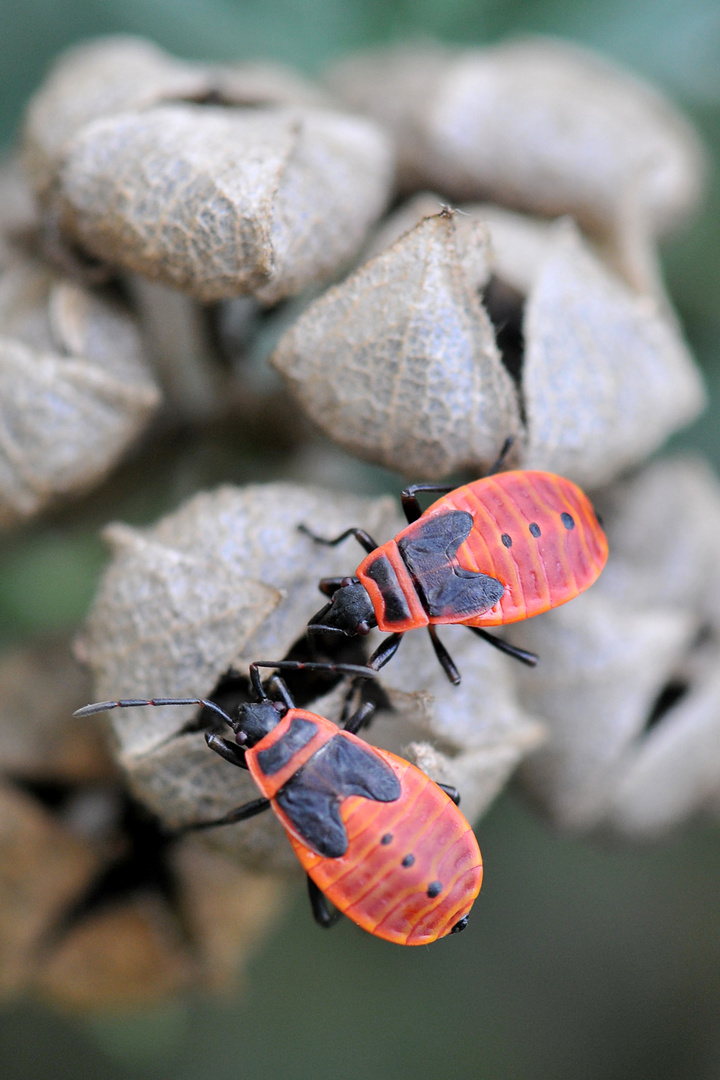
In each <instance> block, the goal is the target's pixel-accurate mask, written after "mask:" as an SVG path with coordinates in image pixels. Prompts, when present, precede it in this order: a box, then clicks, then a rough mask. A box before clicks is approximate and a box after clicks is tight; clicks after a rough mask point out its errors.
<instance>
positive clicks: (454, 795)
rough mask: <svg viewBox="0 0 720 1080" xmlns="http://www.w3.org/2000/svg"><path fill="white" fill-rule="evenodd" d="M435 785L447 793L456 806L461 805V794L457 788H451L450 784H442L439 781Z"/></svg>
mask: <svg viewBox="0 0 720 1080" xmlns="http://www.w3.org/2000/svg"><path fill="white" fill-rule="evenodd" d="M435 783H436V785H437V786H438V787H439V788H440V790H441V791H444V792H445V794H446V795H447V796H448V798H450V799H452V801H453V802H454V803H455V805H456V806H459V805H460V792H459V791H458V789H457V788H455V787H451V786H450V784H441V783H440V781H439V780H436V781H435Z"/></svg>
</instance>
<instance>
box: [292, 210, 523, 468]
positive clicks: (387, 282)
mask: <svg viewBox="0 0 720 1080" xmlns="http://www.w3.org/2000/svg"><path fill="white" fill-rule="evenodd" d="M466 228H468V229H473V228H474V243H475V245H476V246H477V247H478V248H479V249H480V251H479V257H478V258H476V259H475V260H474V262H475V266H476V267H477V266H478V264H480V263H484V262H485V255H484V252H485V247H486V242H485V235H486V234H485V230H484V228H483V227H482V225H480V224H476V225H475V226H474V227H473V226H472V225H470V226H466ZM455 230H456V226H455V220H454V217H453V215H452V214H449V213H441V214H439V215H436V216H435V217H431V218H426V219H425V220H423V221H422V222H421V223H420V224H419V225H417V226H416V227H415V228H414V229H412V230H411V231H410V232H408V233H406V234H405V235H404V236H402V237H401V238H400V239H399V240H398V241H397V242H396V243H395V244H393V245H392V247H391V248H390V249H389V250H387V251H385V252H383V253H381V254H380V255H378V256H376V257H375V258H374V259H371V260H370V262H368V263H366V264H365V265H364V266H362V267H360V269H359V270H357V271H356V272H355V273H354V274H352V275H351V276H350V277H349V278H347V280H346V281H344V282H343V283H342V284H341V285H338V286H336V287H335V288H333V289H330V290H329V291H328V292H327V293H325V294H324V295H323V296H321V297H320V298H319V299H318V300H316V301H315V302H314V303H312V304H311V305H310V306H309V307H308V308H307V310H306V311H305V312H304V314H303V315H302V316H301V318H300V319H299V320H298V321H297V323H295V325H294V326H293V327H291V329H290V330H289V331H288V332H287V333H286V334H285V335H284V336H283V338H282V339H281V341H280V343H279V345H278V347H277V349H276V350H275V352H274V353H273V355H272V357H271V363H272V364H273V366H275V367H276V368H277V369H278V370H279V371H280V372H281V374H282V375H284V377H285V378H286V379H287V381H288V382H289V384H290V386H291V387H292V389H293V391H294V393H295V395H296V396H297V397H298V399H299V400H300V402H301V404H302V405H303V408H304V409H305V411H306V412H307V413H308V414H309V415H310V416H311V417H312V419H313V420H314V421H315V423H316V424H318V425H319V426H320V427H321V428H322V429H323V430H324V431H325V432H326V433H327V434H329V435H330V436H331V438H333V439H335V441H336V442H339V443H340V444H341V445H342V446H344V447H346V448H347V449H349V450H351V451H352V452H353V453H356V454H358V455H359V456H361V457H364V458H366V459H368V460H370V461H375V462H378V463H379V464H382V465H386V466H388V467H389V468H392V469H396V470H398V471H400V472H402V473H404V474H406V475H410V474H416V475H419V476H422V477H423V478H424V479H427V480H433V479H437V478H439V477H441V476H444V475H445V474H447V473H448V472H451V471H452V470H453V469H458V468H460V467H462V466H468V467H472V468H474V469H480V470H482V469H484V468H487V467H488V466H489V464H490V463H491V462H492V461H494V459H495V458H496V457H497V453H498V450H499V447H500V446H501V445H502V443H503V440H504V439H505V438H506V436H507V435H510V434H517V433H518V432H519V425H520V420H519V413H518V405H517V398H516V393H515V389H514V386H513V382H512V379H511V377H510V375H509V374H508V372H507V371H506V370H505V369H504V368H503V366H502V364H501V363H500V357H499V354H498V351H497V347H496V345H495V339H494V333H493V329H492V325H491V323H490V320H489V318H488V317H487V315H486V313H485V311H484V309H483V307H482V305H481V303H480V301H479V298H478V296H477V292H476V284H477V276H475V278H474V280H469V279H468V276H467V275H466V273H465V266H466V265H467V262H468V254H467V252H468V251H469V249H470V246H471V245H470V244H469V243H468V241H467V237H464V238H463V244H462V250H463V258H462V259H461V256H460V252H459V250H458V244H457V242H456V232H455Z"/></svg>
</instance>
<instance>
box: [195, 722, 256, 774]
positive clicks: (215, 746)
mask: <svg viewBox="0 0 720 1080" xmlns="http://www.w3.org/2000/svg"><path fill="white" fill-rule="evenodd" d="M205 742H206V743H207V744H208V746H209V747H210V749H211V750H214V751H215V753H216V754H219V755H220V757H221V758H225V760H226V761H229V762H230V764H231V765H238V766H239V767H240V768H241V769H247V764H246V762H245V751H244V749H243V748H242V746H238V744H237V743H231V742H228V740H227V739H223V738H221V736H220V735H215V733H214V732H210V731H207V732H206V733H205Z"/></svg>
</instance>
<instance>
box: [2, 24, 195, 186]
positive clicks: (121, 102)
mask: <svg viewBox="0 0 720 1080" xmlns="http://www.w3.org/2000/svg"><path fill="white" fill-rule="evenodd" d="M207 91H208V77H207V70H206V69H205V68H203V67H202V66H200V65H195V64H189V63H187V62H185V61H182V60H176V59H175V58H174V57H172V56H169V55H168V53H166V52H164V51H163V50H162V49H159V48H158V47H157V46H156V45H153V44H152V43H151V42H149V41H144V40H143V39H142V38H138V37H129V36H128V37H125V36H122V35H117V36H115V37H107V38H99V39H98V40H97V41H92V42H89V43H87V42H86V43H83V44H81V45H76V46H75V47H74V48H71V49H68V50H67V51H66V52H64V53H62V54H61V56H60V57H59V58H58V60H57V61H56V63H55V65H54V67H53V68H52V70H51V72H50V74H49V75H48V77H47V79H46V80H45V82H44V83H43V85H42V86H41V88H40V89H39V90H38V91H37V93H36V94H35V96H34V97H33V98H32V100H31V101H30V104H29V105H28V108H27V113H26V117H25V130H24V133H23V143H24V164H25V167H26V169H27V172H28V175H29V177H30V180H31V183H32V185H33V187H34V189H35V191H36V192H37V194H38V195H39V196H40V197H45V196H46V195H47V194H48V192H49V189H50V188H51V187H52V185H53V184H54V183H55V181H56V178H57V171H58V169H59V167H60V164H61V163H62V160H63V157H64V154H65V148H66V146H67V144H68V143H69V141H70V140H71V139H72V138H73V137H74V136H75V135H76V134H77V133H78V132H79V131H81V130H82V128H83V127H85V125H86V124H89V123H90V122H91V121H93V120H96V119H98V118H99V117H101V116H112V115H114V114H115V113H119V112H125V111H126V110H127V109H143V108H148V107H150V106H151V105H155V104H158V103H159V102H162V101H177V100H178V99H183V98H186V99H187V98H190V99H192V98H199V97H202V96H203V95H204V94H206V93H207Z"/></svg>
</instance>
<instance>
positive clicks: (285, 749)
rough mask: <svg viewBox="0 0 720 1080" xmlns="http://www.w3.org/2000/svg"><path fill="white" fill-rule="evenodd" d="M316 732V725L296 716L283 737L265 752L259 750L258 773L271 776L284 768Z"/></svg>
mask: <svg viewBox="0 0 720 1080" xmlns="http://www.w3.org/2000/svg"><path fill="white" fill-rule="evenodd" d="M316 732H317V724H314V723H313V722H312V720H303V719H302V717H300V716H296V717H294V718H293V720H292V721H291V723H290V727H289V728H288V729H287V731H286V732H285V734H284V735H281V736H280V738H279V739H278V740H277V742H275V743H273V745H272V746H269V747H268V748H267V750H260V751H259V752H258V755H257V763H258V766H259V767H260V771H261V772H263V773H264V774H265V776H273V775H274V774H275V773H276V772H280V770H281V769H282V768H284V767H285V766H286V765H287V763H288V762H289V761H290V759H291V758H292V757H293V755H294V754H296V753H297V752H298V750H302V748H303V746H307V744H308V743H309V742H310V740H311V739H312V738H313V737H314V735H315V733H316Z"/></svg>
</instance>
